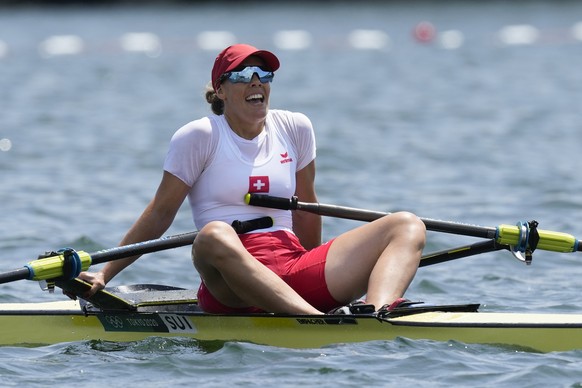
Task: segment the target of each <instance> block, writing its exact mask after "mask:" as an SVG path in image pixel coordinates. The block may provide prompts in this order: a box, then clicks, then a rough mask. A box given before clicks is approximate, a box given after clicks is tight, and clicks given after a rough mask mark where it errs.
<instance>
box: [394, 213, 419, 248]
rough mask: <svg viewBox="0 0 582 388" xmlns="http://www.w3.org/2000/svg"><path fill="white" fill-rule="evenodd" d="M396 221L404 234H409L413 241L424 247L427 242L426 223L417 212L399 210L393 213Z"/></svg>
mask: <svg viewBox="0 0 582 388" xmlns="http://www.w3.org/2000/svg"><path fill="white" fill-rule="evenodd" d="M393 215H394V216H395V217H394V218H395V223H396V225H397V228H398V230H399V232H400V234H401V235H402V236H407V237H408V238H409V239H410V240H411V242H413V243H416V244H418V245H419V246H421V247H424V245H425V242H426V225H425V224H424V222H423V221H422V220H421V219H420V218H419V217H418V216H416V215H415V214H413V213H410V212H405V211H403V212H398V213H394V214H393Z"/></svg>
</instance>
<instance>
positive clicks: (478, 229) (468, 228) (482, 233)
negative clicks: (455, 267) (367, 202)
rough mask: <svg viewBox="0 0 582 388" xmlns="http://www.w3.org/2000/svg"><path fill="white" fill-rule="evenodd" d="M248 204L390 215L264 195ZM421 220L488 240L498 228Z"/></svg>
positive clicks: (362, 217)
mask: <svg viewBox="0 0 582 388" xmlns="http://www.w3.org/2000/svg"><path fill="white" fill-rule="evenodd" d="M246 202H247V203H248V204H249V205H253V206H262V207H269V208H275V209H281V210H302V211H305V212H309V213H315V214H319V215H322V216H331V217H336V218H345V219H350V220H356V221H365V222H371V221H375V220H377V219H379V218H382V217H384V216H387V215H389V214H390V213H384V212H377V211H372V210H365V209H357V208H352V207H346V206H337V205H325V204H321V203H308V202H300V201H297V200H296V198H279V197H272V196H269V195H262V194H250V195H247V197H246ZM421 220H422V222H424V224H425V225H426V228H427V229H428V230H431V231H434V232H443V233H452V234H459V235H464V236H471V237H480V238H486V239H492V238H495V235H496V233H497V229H496V228H491V227H486V226H478V225H469V224H463V223H459V222H451V221H440V220H433V219H430V218H421Z"/></svg>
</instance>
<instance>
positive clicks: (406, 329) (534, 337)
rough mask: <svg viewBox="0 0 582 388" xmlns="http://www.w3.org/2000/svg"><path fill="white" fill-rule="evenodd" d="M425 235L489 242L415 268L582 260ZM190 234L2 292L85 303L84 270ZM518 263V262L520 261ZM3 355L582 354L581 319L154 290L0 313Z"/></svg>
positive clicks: (541, 243)
mask: <svg viewBox="0 0 582 388" xmlns="http://www.w3.org/2000/svg"><path fill="white" fill-rule="evenodd" d="M248 202H249V203H250V204H252V205H255V206H269V207H277V208H283V209H288V210H299V211H308V212H314V213H318V214H322V215H329V216H335V217H341V218H350V219H358V220H361V221H371V220H373V219H377V218H379V217H381V216H383V215H385V214H386V213H377V212H370V211H367V210H360V209H353V208H345V207H337V206H331V205H322V204H307V203H301V202H298V201H297V200H296V199H292V200H285V199H281V198H249V201H248ZM423 222H424V223H425V224H426V226H427V229H429V230H435V231H439V232H445V233H454V234H460V235H467V236H473V237H482V238H485V239H486V240H485V241H483V242H478V243H475V244H470V245H466V246H463V247H458V248H453V249H449V250H445V251H441V252H435V253H431V254H427V255H424V256H423V258H422V260H421V266H426V265H432V264H437V263H442V262H445V261H449V260H454V259H458V258H462V257H466V256H471V255H475V254H479V253H484V252H492V251H497V250H508V251H510V252H511V253H512V254H513V255H514V256H515V257H516V258H518V259H519V260H521V261H523V262H525V263H526V264H531V262H532V256H533V252H534V250H535V249H536V248H537V249H544V250H551V251H557V252H578V251H582V244H579V243H578V240H577V239H576V238H574V237H573V236H571V235H569V234H565V233H559V232H551V231H546V230H541V229H537V223H536V222H535V221H531V222H527V223H526V222H520V223H518V224H517V225H516V226H511V225H500V226H498V227H496V228H491V227H480V226H476V225H466V224H460V223H455V222H447V221H438V220H431V219H423ZM195 238H196V232H191V233H185V234H180V235H176V236H170V237H164V238H161V239H157V240H151V241H146V242H142V243H137V244H131V245H127V246H121V247H115V248H111V249H106V250H102V251H99V252H95V253H91V254H90V253H86V252H82V251H79V252H76V251H74V250H72V249H64V250H60V251H57V252H50V253H48V254H46V255H44V256H43V257H41V258H39V259H37V260H33V261H31V262H29V263H28V264H26V265H25V266H24V267H22V268H19V269H16V270H12V271H9V272H5V273H0V283H7V282H11V281H15V280H21V279H28V280H35V281H41V282H46V283H47V284H46V286H47V288H49V289H51V288H54V287H60V288H62V289H63V290H65V291H66V292H67V293H69V294H75V295H83V294H84V292H85V291H86V290H87V288H88V287H90V285H88V284H87V283H84V282H83V281H81V280H79V279H78V278H77V276H78V274H79V272H80V271H84V270H86V269H88V268H89V267H90V266H91V265H95V264H100V263H103V262H107V261H112V260H117V259H120V258H124V257H130V256H135V255H142V254H145V253H151V252H156V251H160V250H163V249H171V248H174V247H178V246H184V245H188V244H192V242H193V241H194V239H195ZM523 254H525V257H523ZM0 327H1V328H2V330H0V346H1V345H4V346H7V345H11V346H16V345H23V346H32V345H40V344H53V343H60V342H70V341H86V340H105V341H136V340H142V339H145V338H148V337H152V336H163V337H187V338H192V339H196V340H200V341H246V342H252V343H257V344H264V345H272V346H280V347H291V348H313V347H321V346H326V345H330V344H337V343H349V342H362V341H385V340H393V339H395V338H400V337H402V338H409V339H419V340H420V339H422V340H434V341H459V342H462V343H468V344H490V345H503V346H512V347H516V348H519V349H528V350H534V351H541V352H550V351H568V350H575V349H582V314H563V313H562V314H550V313H505V312H503V313H500V312H480V311H479V305H478V304H460V305H437V306H433V305H427V304H424V303H414V304H411V305H409V306H406V307H402V308H397V309H395V310H393V311H390V312H386V313H380V314H378V313H354V314H347V315H283V314H270V313H264V314H230V315H220V314H208V313H205V312H203V311H202V310H201V309H200V308H199V307H198V304H197V300H196V295H195V292H194V291H192V290H184V289H180V288H175V287H170V286H160V285H137V286H126V287H116V288H108V289H106V290H101V291H99V292H98V293H97V294H95V295H94V296H92V297H91V298H89V299H88V300H83V299H78V300H75V301H73V300H62V301H54V302H43V303H32V302H29V303H0Z"/></svg>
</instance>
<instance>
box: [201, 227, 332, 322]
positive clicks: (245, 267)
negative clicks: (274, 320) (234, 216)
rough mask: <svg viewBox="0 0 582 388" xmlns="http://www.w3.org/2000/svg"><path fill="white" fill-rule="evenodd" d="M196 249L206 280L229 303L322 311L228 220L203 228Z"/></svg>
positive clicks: (288, 310)
mask: <svg viewBox="0 0 582 388" xmlns="http://www.w3.org/2000/svg"><path fill="white" fill-rule="evenodd" d="M192 253H193V254H192V256H193V260H194V265H195V266H196V269H197V270H198V272H199V273H200V276H201V277H202V279H203V280H204V283H205V284H206V286H207V287H208V289H209V290H210V292H211V293H212V295H214V297H215V298H217V299H218V300H219V301H220V302H221V303H223V304H225V305H227V306H230V307H248V306H256V307H259V308H261V309H263V310H265V311H269V312H274V313H289V314H321V312H320V311H318V310H317V309H316V308H314V307H313V306H311V305H310V304H309V303H307V302H306V301H305V300H304V299H303V298H302V297H301V296H299V294H297V292H295V291H294V290H293V289H292V288H291V287H290V286H289V285H288V284H287V283H285V282H284V281H283V280H282V279H281V278H279V277H278V276H277V275H276V274H275V273H274V272H273V271H271V270H270V269H268V268H267V267H265V266H264V265H263V264H261V263H260V262H259V261H257V260H256V259H255V258H254V257H253V256H252V255H251V254H250V253H248V251H247V250H246V249H245V247H244V246H243V245H242V243H241V242H240V239H239V238H238V235H237V234H236V233H235V231H234V230H233V229H232V228H231V227H230V226H229V225H228V224H226V223H224V222H211V223H209V224H207V225H206V226H205V227H204V228H202V230H200V232H199V234H198V236H197V237H196V240H195V241H194V245H193V250H192Z"/></svg>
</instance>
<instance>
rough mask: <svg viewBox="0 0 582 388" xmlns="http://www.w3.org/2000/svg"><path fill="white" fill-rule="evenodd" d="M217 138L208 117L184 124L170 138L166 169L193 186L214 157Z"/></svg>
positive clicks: (165, 162) (165, 163)
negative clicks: (214, 145) (213, 151)
mask: <svg viewBox="0 0 582 388" xmlns="http://www.w3.org/2000/svg"><path fill="white" fill-rule="evenodd" d="M215 140H216V139H215V136H213V133H212V125H211V122H210V120H209V119H208V118H204V119H200V120H196V121H192V122H190V123H188V124H186V125H184V126H183V127H182V128H180V129H178V130H177V131H176V133H175V134H174V136H172V139H171V140H170V146H169V149H168V153H167V154H166V159H165V161H164V170H165V171H167V172H169V173H170V174H172V175H174V176H176V177H177V178H179V179H180V180H182V181H183V182H184V183H185V184H187V185H188V186H190V187H192V186H193V185H194V183H195V182H196V180H197V179H198V177H199V176H200V174H201V173H202V171H204V168H205V167H206V166H207V164H208V162H209V161H210V159H211V157H212V150H213V149H214V148H213V147H212V145H213V142H214V141H215Z"/></svg>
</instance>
